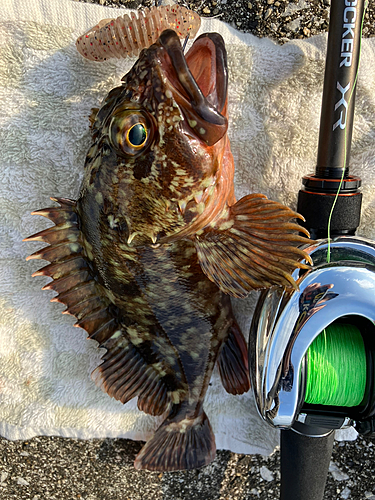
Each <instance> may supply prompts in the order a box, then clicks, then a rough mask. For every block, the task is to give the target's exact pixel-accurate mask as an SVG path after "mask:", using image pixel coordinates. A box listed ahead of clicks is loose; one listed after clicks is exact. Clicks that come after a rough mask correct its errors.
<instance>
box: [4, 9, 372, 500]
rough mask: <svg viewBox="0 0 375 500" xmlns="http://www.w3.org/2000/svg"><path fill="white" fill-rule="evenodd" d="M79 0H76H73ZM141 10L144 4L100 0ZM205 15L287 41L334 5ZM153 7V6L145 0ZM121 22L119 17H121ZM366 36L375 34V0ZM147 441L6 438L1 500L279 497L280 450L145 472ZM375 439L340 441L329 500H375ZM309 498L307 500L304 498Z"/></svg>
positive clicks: (322, 21) (312, 29)
mask: <svg viewBox="0 0 375 500" xmlns="http://www.w3.org/2000/svg"><path fill="white" fill-rule="evenodd" d="M72 1H73V0H72ZM95 3H100V4H102V5H104V4H106V5H113V6H114V7H115V6H116V5H118V6H126V7H130V8H136V7H137V6H138V5H140V3H139V1H135V2H134V1H133V2H128V1H127V0H109V1H108V0H95ZM187 3H188V4H189V6H190V7H191V8H193V9H194V10H197V11H198V12H199V14H201V15H206V16H215V17H218V18H219V19H222V20H223V21H226V22H229V23H231V24H232V25H233V26H235V27H236V28H238V29H241V30H243V31H247V32H251V33H253V34H255V35H257V36H268V37H272V38H274V39H277V40H278V41H279V42H280V43H284V42H286V41H287V40H288V39H291V38H306V37H309V36H312V35H314V34H317V33H320V32H322V31H326V30H327V29H328V22H327V21H328V16H329V1H328V0H297V1H296V2H288V1H285V0H250V1H248V0H238V1H236V0H211V1H210V0H195V1H193V2H187ZM142 4H143V5H147V4H148V3H147V2H146V1H143V2H142ZM114 17H115V15H114ZM363 32H364V35H365V36H375V2H370V6H369V8H368V10H367V14H366V18H365V23H364V30H363ZM141 446H142V443H139V442H132V441H129V440H125V439H95V440H91V441H81V440H76V439H64V438H55V437H37V438H34V439H31V440H28V441H15V442H11V441H7V440H5V439H0V500H13V499H15V500H24V499H32V500H73V499H74V500H76V499H80V500H141V499H142V500H144V499H147V500H198V499H199V500H232V499H233V500H234V499H235V500H253V499H254V500H255V499H257V500H275V499H277V498H278V497H279V487H280V473H279V452H275V453H274V454H273V455H272V456H271V457H261V456H259V455H254V456H246V455H238V454H234V453H231V452H229V451H221V450H219V451H218V453H217V458H216V460H215V461H214V462H213V463H212V464H211V465H209V466H207V467H205V468H203V469H200V470H194V471H189V472H177V473H164V474H159V473H150V472H143V471H142V472H139V471H136V470H135V469H134V467H133V460H134V457H135V455H136V454H137V453H138V451H139V450H140V448H141ZM374 463H375V440H364V439H362V438H358V439H357V440H356V441H354V442H341V443H338V442H336V443H335V446H334V450H333V455H332V461H331V466H330V472H329V474H328V480H327V486H326V494H325V499H326V500H337V499H354V500H375V467H374ZM301 500H303V499H301Z"/></svg>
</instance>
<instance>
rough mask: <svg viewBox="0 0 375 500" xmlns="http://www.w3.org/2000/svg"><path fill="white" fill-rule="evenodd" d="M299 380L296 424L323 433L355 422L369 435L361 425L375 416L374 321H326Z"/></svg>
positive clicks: (297, 426) (303, 365)
mask: <svg viewBox="0 0 375 500" xmlns="http://www.w3.org/2000/svg"><path fill="white" fill-rule="evenodd" d="M299 384H300V388H299V390H300V396H301V398H300V403H299V410H298V416H297V419H296V422H295V423H294V424H293V428H296V430H298V429H299V430H300V431H301V430H303V431H304V432H303V433H304V434H306V431H308V433H309V435H313V434H316V432H317V431H318V433H320V432H321V433H323V434H324V433H327V429H328V430H329V431H330V430H332V429H339V428H343V427H345V426H348V425H352V424H353V423H354V422H355V425H356V427H358V425H359V428H357V430H359V432H361V430H362V433H365V432H363V431H364V430H365V429H362V427H363V425H365V427H368V425H369V424H370V422H371V417H372V416H373V415H374V414H375V326H374V324H373V323H372V322H370V321H368V320H366V319H365V318H363V317H359V316H344V317H342V318H340V319H339V320H337V321H335V322H333V323H331V324H330V325H328V327H327V328H325V329H324V330H323V331H322V332H321V333H320V334H319V335H318V336H317V337H316V338H315V339H314V340H313V342H312V343H311V344H310V346H309V348H308V350H307V352H306V354H305V356H304V358H303V360H302V364H301V371H300V382H299ZM368 419H369V420H368ZM301 423H302V424H303V428H302V427H301V425H299V424H301ZM361 425H362V427H361ZM307 426H308V427H309V428H307ZM368 430H370V429H368Z"/></svg>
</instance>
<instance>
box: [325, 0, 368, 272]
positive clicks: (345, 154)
mask: <svg viewBox="0 0 375 500" xmlns="http://www.w3.org/2000/svg"><path fill="white" fill-rule="evenodd" d="M367 5H368V0H367V1H366V2H365V6H364V9H363V15H362V21H361V28H360V38H359V54H358V65H357V71H356V74H355V78H354V84H353V87H352V90H351V92H350V95H349V99H348V106H349V104H350V102H351V100H352V96H353V93H354V90H355V88H356V85H357V78H358V72H359V65H360V62H361V53H362V31H363V23H364V20H365V13H366V9H367ZM346 141H347V129H346V128H345V134H344V166H343V169H342V175H341V180H340V183H339V187H338V189H337V193H336V196H335V199H334V200H333V203H332V208H331V211H330V214H329V217H328V228H327V233H328V248H327V263H330V262H331V220H332V214H333V211H334V209H335V206H336V202H337V198H338V197H339V193H340V190H341V186H342V183H343V181H344V174H345V165H346V156H347V143H346Z"/></svg>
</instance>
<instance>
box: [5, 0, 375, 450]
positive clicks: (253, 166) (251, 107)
mask: <svg viewBox="0 0 375 500" xmlns="http://www.w3.org/2000/svg"><path fill="white" fill-rule="evenodd" d="M121 13H123V11H120V10H113V9H109V8H103V7H100V6H96V5H88V4H81V3H75V2H73V1H70V0H2V2H1V9H0V110H1V115H0V116H1V120H0V158H1V161H0V165H1V174H2V175H1V179H2V182H1V185H0V210H1V217H0V232H1V237H0V252H1V261H0V262H1V270H0V287H1V288H0V357H1V361H0V398H1V405H0V434H1V435H2V436H4V437H7V438H9V439H28V438H30V437H32V436H34V435H40V434H44V435H60V436H70V437H81V438H92V437H129V438H132V439H146V438H148V437H149V436H150V435H151V433H152V432H153V431H154V429H155V428H156V426H157V425H158V424H159V421H160V420H158V419H156V418H153V417H150V416H148V415H145V414H143V413H141V412H139V411H138V410H137V408H136V403H135V401H131V402H130V403H128V404H127V405H125V406H123V405H122V404H121V403H119V402H117V401H115V400H113V399H111V398H110V397H109V396H107V395H106V394H104V393H102V392H101V391H100V390H99V389H97V388H96V387H95V385H94V383H93V382H92V381H91V379H90V373H91V372H92V370H93V369H94V368H95V367H96V366H97V365H98V364H99V361H100V357H101V352H99V350H98V349H97V348H96V345H95V342H92V341H88V340H86V335H85V332H84V331H83V330H80V329H76V328H73V326H72V325H73V319H72V318H71V317H69V316H66V315H61V310H62V306H59V305H58V304H55V303H54V304H51V303H50V302H49V299H51V298H52V296H53V293H52V292H42V291H41V290H40V289H41V287H42V286H43V285H44V284H46V282H47V279H43V278H34V279H33V278H31V273H32V272H33V271H35V270H36V269H38V268H39V267H41V263H40V262H37V261H31V262H28V263H26V262H25V257H26V256H27V255H28V254H30V253H32V252H34V251H36V250H37V249H38V248H40V246H41V245H40V244H38V243H22V241H21V240H22V238H24V237H25V236H27V235H30V234H33V233H35V232H36V231H39V230H41V229H43V228H46V227H47V226H48V222H47V221H46V220H45V219H43V218H41V217H37V216H31V215H30V212H31V211H32V210H35V209H38V208H43V207H46V206H50V205H51V204H52V202H50V200H49V197H50V196H62V197H70V198H75V197H76V196H77V194H78V189H79V186H80V181H81V178H82V172H83V164H84V159H85V154H86V151H87V149H88V147H89V145H90V133H89V121H88V116H89V115H90V109H91V108H92V107H96V106H98V104H99V103H100V101H101V99H102V98H103V97H104V96H105V95H106V93H107V92H108V91H109V90H110V89H111V88H112V87H114V86H115V85H118V83H119V80H120V78H121V76H122V75H123V74H124V73H125V72H126V71H128V70H129V68H130V67H131V65H132V64H133V63H134V59H127V60H121V61H114V62H111V61H110V62H106V63H103V64H98V63H94V62H90V61H86V60H84V59H83V58H82V57H81V56H80V55H79V54H78V53H77V51H76V49H75V44H74V42H75V39H76V37H77V36H78V35H80V34H82V33H83V32H84V31H85V30H87V29H88V28H89V27H91V26H93V25H95V24H96V23H97V22H98V21H99V20H100V19H103V18H109V17H114V16H117V15H120V14H121ZM201 31H218V32H220V33H221V34H222V35H223V37H224V39H225V42H226V45H227V50H228V59H229V76H230V85H229V114H230V121H229V136H230V139H231V144H232V152H233V155H234V160H235V164H236V178H235V181H236V194H237V197H238V198H239V197H241V196H243V195H245V194H247V193H251V192H262V193H264V194H266V195H267V196H268V197H270V198H272V199H274V200H278V201H281V202H283V203H285V204H287V205H289V206H291V207H293V208H295V206H296V198H297V192H298V190H299V189H300V186H301V177H302V176H303V175H304V174H307V173H310V172H313V170H314V166H315V159H316V149H317V140H318V127H319V116H320V103H321V92H322V84H323V73H324V60H325V50H326V36H325V35H322V36H318V37H316V38H312V39H310V40H304V41H293V42H289V43H287V44H286V45H284V46H277V45H275V44H274V43H273V42H272V41H270V40H267V39H257V38H255V37H254V36H251V35H244V34H241V33H239V32H237V31H236V30H234V29H232V28H230V27H229V26H227V25H225V24H223V23H220V22H219V21H216V20H211V21H203V23H202V28H201ZM374 111H375V39H370V40H365V41H364V42H363V51H362V61H361V70H360V75H359V80H358V92H357V99H356V117H355V124H354V133H353V145H352V159H351V166H352V167H351V171H352V173H353V174H355V175H359V176H360V177H361V178H362V179H363V183H364V188H363V195H364V199H363V216H362V224H361V227H360V228H359V231H358V234H361V235H363V236H367V237H369V238H375V229H374V220H375V164H374V163H375V112H374ZM256 298H257V294H256V293H253V294H251V296H250V297H249V298H248V299H247V300H244V301H235V308H236V312H237V315H238V319H239V323H240V325H241V327H242V328H243V330H244V332H245V334H247V332H248V329H249V324H250V321H251V314H252V311H253V308H254V304H255V302H256ZM205 408H206V412H207V414H208V415H209V417H210V420H211V423H212V427H213V429H214V432H215V435H216V441H217V446H218V448H226V449H230V450H232V451H236V452H245V453H257V452H258V453H264V454H268V453H270V452H272V450H273V449H274V447H275V445H276V444H277V442H278V433H277V432H276V431H274V430H272V429H271V428H269V427H268V426H266V424H264V423H263V422H262V421H261V420H260V418H259V417H258V415H257V413H256V410H255V406H254V403H253V400H252V396H251V394H250V393H249V394H246V395H243V396H241V397H234V396H230V395H227V394H226V393H225V392H224V390H223V388H222V387H221V384H220V381H219V378H218V375H217V373H215V374H214V376H213V378H212V385H211V387H210V388H209V391H208V395H207V398H206V404H205Z"/></svg>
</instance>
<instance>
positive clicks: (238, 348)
mask: <svg viewBox="0 0 375 500" xmlns="http://www.w3.org/2000/svg"><path fill="white" fill-rule="evenodd" d="M217 365H218V368H219V374H220V378H221V382H222V384H223V386H224V389H225V390H226V391H227V392H228V393H229V394H235V395H236V394H243V393H245V392H247V391H248V390H249V389H250V379H249V364H248V358H247V345H246V341H245V339H244V336H243V335H242V332H241V330H240V327H239V326H238V325H237V322H236V321H234V322H233V325H232V326H231V328H230V330H229V336H228V338H227V340H226V341H225V342H224V344H223V347H222V349H221V351H220V354H219V358H218V360H217Z"/></svg>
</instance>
